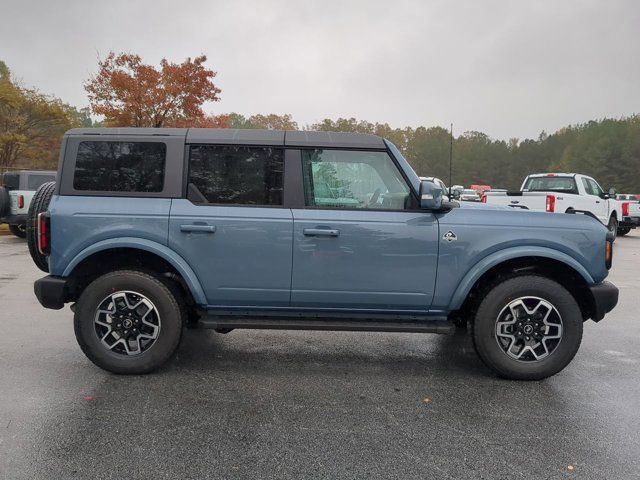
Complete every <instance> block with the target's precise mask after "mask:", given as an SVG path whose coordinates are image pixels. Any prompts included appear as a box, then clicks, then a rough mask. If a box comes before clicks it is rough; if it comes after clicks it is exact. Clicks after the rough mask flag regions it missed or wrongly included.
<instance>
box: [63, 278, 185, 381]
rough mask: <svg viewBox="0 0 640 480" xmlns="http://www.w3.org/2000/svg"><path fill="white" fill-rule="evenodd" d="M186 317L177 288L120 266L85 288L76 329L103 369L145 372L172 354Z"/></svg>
mask: <svg viewBox="0 0 640 480" xmlns="http://www.w3.org/2000/svg"><path fill="white" fill-rule="evenodd" d="M172 290H173V291H172ZM174 292H175V293H174ZM184 321H185V309H184V305H183V302H182V299H181V298H180V297H179V296H178V295H177V290H176V289H171V288H170V286H168V285H167V284H165V283H164V282H163V281H161V280H160V279H158V278H156V277H154V276H152V275H149V274H147V273H143V272H139V271H134V270H120V271H116V272H111V273H108V274H106V275H103V276H101V277H98V278H97V279H96V280H94V281H93V282H92V283H91V284H90V285H89V286H88V287H87V288H86V289H85V290H84V292H82V295H81V296H80V299H79V300H78V303H77V305H76V309H75V316H74V329H75V333H76V339H77V340H78V344H79V345H80V348H82V351H83V352H84V353H85V355H86V356H87V357H88V358H89V360H91V361H92V362H93V363H94V364H96V365H97V366H99V367H100V368H103V369H105V370H108V371H110V372H114V373H123V374H142V373H149V372H152V371H153V370H156V369H157V368H159V367H160V366H162V365H163V364H164V363H165V362H166V361H167V360H169V358H171V356H172V355H173V354H174V352H175V351H176V349H177V347H178V344H179V343H180V338H181V336H182V327H183V324H184Z"/></svg>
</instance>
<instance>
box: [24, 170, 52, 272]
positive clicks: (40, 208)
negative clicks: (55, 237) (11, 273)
mask: <svg viewBox="0 0 640 480" xmlns="http://www.w3.org/2000/svg"><path fill="white" fill-rule="evenodd" d="M55 188H56V182H47V183H43V184H42V185H40V188H38V190H36V193H35V194H34V195H33V199H32V200H31V205H29V213H28V214H27V229H26V236H27V245H28V246H29V253H30V254H31V258H32V259H33V262H34V263H35V264H36V266H37V267H38V268H39V269H40V270H42V271H43V272H48V271H49V262H48V261H47V256H46V255H43V254H42V253H40V252H39V251H38V214H40V213H42V212H46V211H47V210H48V208H49V203H50V202H51V197H53V191H54V190H55Z"/></svg>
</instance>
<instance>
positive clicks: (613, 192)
mask: <svg viewBox="0 0 640 480" xmlns="http://www.w3.org/2000/svg"><path fill="white" fill-rule="evenodd" d="M609 198H616V189H615V188H610V189H609Z"/></svg>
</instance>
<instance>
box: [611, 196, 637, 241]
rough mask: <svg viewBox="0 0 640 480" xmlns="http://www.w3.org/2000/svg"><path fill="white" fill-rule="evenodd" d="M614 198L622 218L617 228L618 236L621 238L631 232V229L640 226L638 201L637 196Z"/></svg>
mask: <svg viewBox="0 0 640 480" xmlns="http://www.w3.org/2000/svg"><path fill="white" fill-rule="evenodd" d="M616 198H617V199H618V202H620V204H621V207H620V210H621V212H622V217H621V219H620V224H619V226H618V235H620V236H623V235H626V234H627V233H629V232H630V231H631V229H633V228H636V227H639V226H640V201H638V196H637V195H626V194H622V195H617V196H616Z"/></svg>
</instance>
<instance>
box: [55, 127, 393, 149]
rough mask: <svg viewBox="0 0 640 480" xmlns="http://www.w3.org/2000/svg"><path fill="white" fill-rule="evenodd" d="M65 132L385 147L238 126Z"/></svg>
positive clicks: (360, 138)
mask: <svg viewBox="0 0 640 480" xmlns="http://www.w3.org/2000/svg"><path fill="white" fill-rule="evenodd" d="M66 135H117V136H170V137H183V138H185V141H186V143H190V144H194V143H196V144H203V143H215V144H227V145H274V146H286V147H322V148H364V149H385V148H386V145H385V143H384V140H383V138H382V137H379V136H377V135H369V134H365V133H347V132H311V131H306V130H250V129H239V128H132V127H127V128H74V129H71V130H69V131H68V132H66Z"/></svg>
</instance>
